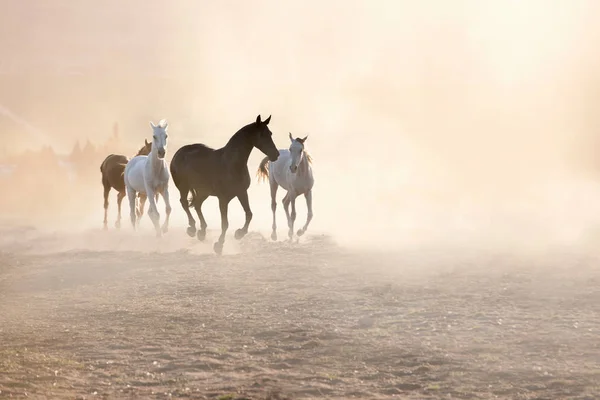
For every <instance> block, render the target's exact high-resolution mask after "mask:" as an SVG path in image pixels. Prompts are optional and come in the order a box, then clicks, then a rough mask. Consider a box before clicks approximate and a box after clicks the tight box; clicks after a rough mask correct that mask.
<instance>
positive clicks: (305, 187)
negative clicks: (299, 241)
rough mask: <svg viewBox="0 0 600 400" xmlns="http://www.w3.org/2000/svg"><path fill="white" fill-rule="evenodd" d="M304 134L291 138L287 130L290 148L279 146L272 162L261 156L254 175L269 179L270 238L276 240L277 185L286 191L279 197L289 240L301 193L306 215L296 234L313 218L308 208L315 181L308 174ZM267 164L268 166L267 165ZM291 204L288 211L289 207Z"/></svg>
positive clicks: (308, 162)
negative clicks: (276, 156) (276, 155)
mask: <svg viewBox="0 0 600 400" xmlns="http://www.w3.org/2000/svg"><path fill="white" fill-rule="evenodd" d="M306 139H308V136H306V137H304V138H303V139H301V138H296V139H294V138H293V137H292V134H291V133H290V141H291V142H292V143H291V145H290V149H289V150H286V149H280V150H279V158H278V159H277V161H275V162H271V161H269V158H268V157H265V158H264V159H263V160H262V161H261V163H260V165H259V167H258V175H259V177H262V178H263V179H266V178H269V185H270V187H271V211H273V233H271V239H273V240H277V222H276V218H275V210H276V209H277V201H276V196H277V189H278V188H279V186H281V187H282V188H284V189H285V190H287V194H286V195H285V197H284V198H283V208H284V209H285V215H286V216H287V220H288V227H289V231H288V236H289V238H290V240H291V239H292V237H293V236H294V222H295V221H296V197H298V196H300V195H301V194H303V195H304V197H305V198H306V207H307V208H308V214H307V216H306V224H304V227H303V228H302V229H299V230H298V236H302V235H303V234H304V232H306V229H307V228H308V224H310V221H311V220H312V217H313V210H312V187H313V185H314V183H315V180H314V178H313V173H312V167H311V163H312V159H311V158H310V156H309V155H308V153H307V152H306V151H305V150H304V142H305V141H306ZM267 164H268V166H267ZM290 204H291V205H292V212H291V214H290V211H289V206H290Z"/></svg>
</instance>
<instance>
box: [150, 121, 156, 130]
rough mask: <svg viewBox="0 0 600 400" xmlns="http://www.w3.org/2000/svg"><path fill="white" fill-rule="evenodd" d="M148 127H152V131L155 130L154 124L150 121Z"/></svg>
mask: <svg viewBox="0 0 600 400" xmlns="http://www.w3.org/2000/svg"><path fill="white" fill-rule="evenodd" d="M150 126H151V127H152V129H154V128H156V125H154V122H152V121H150Z"/></svg>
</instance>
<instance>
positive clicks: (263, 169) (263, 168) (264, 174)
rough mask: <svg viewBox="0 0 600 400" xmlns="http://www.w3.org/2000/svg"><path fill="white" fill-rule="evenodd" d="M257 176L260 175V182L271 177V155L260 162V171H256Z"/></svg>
mask: <svg viewBox="0 0 600 400" xmlns="http://www.w3.org/2000/svg"><path fill="white" fill-rule="evenodd" d="M256 176H257V177H258V181H259V182H260V181H266V180H267V179H269V157H265V158H263V160H262V161H261V162H260V164H259V165H258V171H256Z"/></svg>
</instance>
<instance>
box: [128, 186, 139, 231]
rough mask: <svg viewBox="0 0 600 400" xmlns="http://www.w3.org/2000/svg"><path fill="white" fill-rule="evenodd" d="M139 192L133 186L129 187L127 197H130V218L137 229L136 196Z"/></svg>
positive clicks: (134, 228)
mask: <svg viewBox="0 0 600 400" xmlns="http://www.w3.org/2000/svg"><path fill="white" fill-rule="evenodd" d="M136 196H137V193H136V192H135V190H133V188H131V187H129V186H128V187H127V198H128V199H129V218H130V219H131V226H133V230H136V223H135V222H136V217H137V215H136V209H135V198H136Z"/></svg>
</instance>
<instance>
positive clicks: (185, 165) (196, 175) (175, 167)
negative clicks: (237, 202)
mask: <svg viewBox="0 0 600 400" xmlns="http://www.w3.org/2000/svg"><path fill="white" fill-rule="evenodd" d="M171 177H172V178H173V182H174V183H175V185H176V186H177V187H180V186H184V187H189V188H194V189H196V190H200V191H203V192H205V193H209V194H210V195H215V196H219V195H232V194H234V193H237V192H238V191H239V188H240V187H243V186H249V185H250V174H249V172H248V167H247V166H246V167H245V168H244V169H243V170H240V171H237V169H235V168H232V166H231V165H229V164H228V163H227V160H225V159H224V156H223V149H222V148H221V149H212V148H210V147H208V146H206V145H204V144H201V143H197V144H190V145H186V146H183V147H181V148H180V149H179V150H177V152H176V153H175V155H174V156H173V159H172V161H171ZM246 184H247V185H246Z"/></svg>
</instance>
